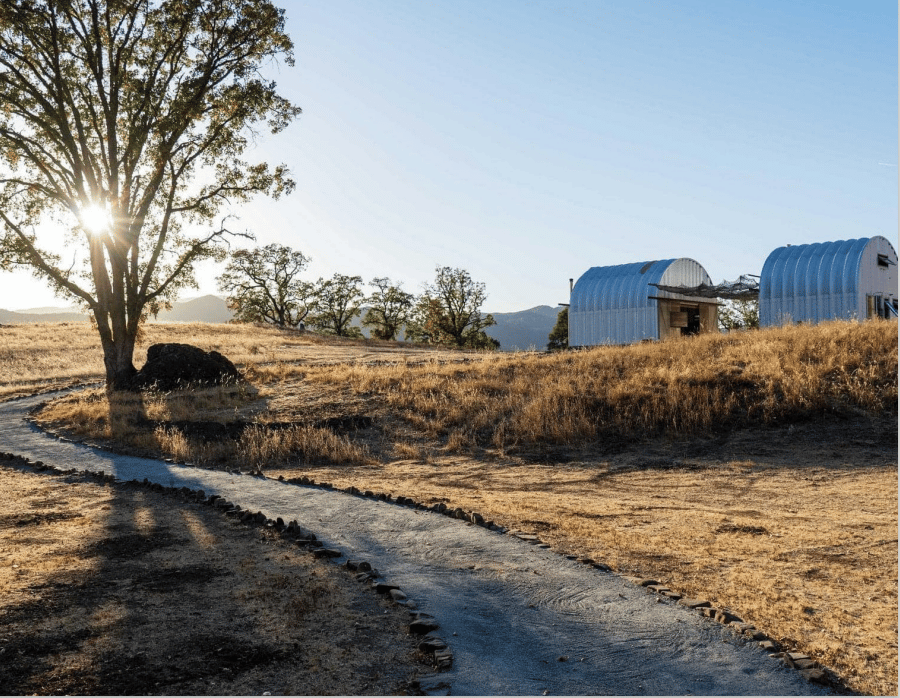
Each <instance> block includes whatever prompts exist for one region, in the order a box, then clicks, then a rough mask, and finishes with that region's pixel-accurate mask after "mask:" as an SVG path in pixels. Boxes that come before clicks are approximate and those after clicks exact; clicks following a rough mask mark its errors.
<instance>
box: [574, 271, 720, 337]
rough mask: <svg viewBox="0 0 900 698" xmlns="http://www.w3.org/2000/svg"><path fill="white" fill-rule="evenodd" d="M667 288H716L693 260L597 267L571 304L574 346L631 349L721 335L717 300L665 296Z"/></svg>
mask: <svg viewBox="0 0 900 698" xmlns="http://www.w3.org/2000/svg"><path fill="white" fill-rule="evenodd" d="M653 284H660V285H664V286H687V287H692V286H700V285H701V284H707V285H711V284H712V280H711V279H710V277H709V274H707V273H706V270H705V269H704V268H703V267H702V266H700V264H699V263H698V262H696V261H694V260H693V259H688V258H687V257H682V258H680V259H666V260H661V261H653V262H636V263H633V264H619V265H616V266H609V267H592V268H591V269H588V270H587V271H586V272H585V273H584V274H582V276H581V278H579V279H578V281H577V283H576V284H575V286H574V287H573V288H572V292H571V294H570V298H569V346H570V347H587V346H595V345H598V344H630V343H632V342H638V341H641V340H645V339H665V338H666V337H671V336H678V335H689V334H699V333H701V332H716V331H718V328H717V321H718V318H717V309H718V306H717V304H716V302H715V300H714V299H710V298H701V297H692V296H683V295H679V294H676V293H672V292H668V291H661V290H659V289H658V288H657V287H656V286H655V285H653Z"/></svg>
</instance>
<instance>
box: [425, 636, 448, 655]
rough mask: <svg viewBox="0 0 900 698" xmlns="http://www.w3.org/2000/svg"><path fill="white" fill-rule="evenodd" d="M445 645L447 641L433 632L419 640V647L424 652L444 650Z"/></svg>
mask: <svg viewBox="0 0 900 698" xmlns="http://www.w3.org/2000/svg"><path fill="white" fill-rule="evenodd" d="M445 647H447V643H446V642H444V641H443V640H442V639H441V638H439V637H438V636H437V635H434V634H432V633H428V634H427V635H426V636H425V637H423V638H422V641H421V642H419V649H420V650H422V651H423V652H436V651H437V650H442V649H444V648H445Z"/></svg>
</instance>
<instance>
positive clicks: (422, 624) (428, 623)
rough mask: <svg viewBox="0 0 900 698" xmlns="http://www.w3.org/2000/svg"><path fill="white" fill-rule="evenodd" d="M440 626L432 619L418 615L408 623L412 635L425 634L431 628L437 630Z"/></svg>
mask: <svg viewBox="0 0 900 698" xmlns="http://www.w3.org/2000/svg"><path fill="white" fill-rule="evenodd" d="M439 627H440V626H439V625H438V623H437V621H435V620H434V619H429V618H425V617H419V618H417V619H416V620H414V621H413V622H412V623H410V624H409V632H411V633H412V634H413V635H425V634H426V633H430V632H431V631H432V630H437V629H438V628H439Z"/></svg>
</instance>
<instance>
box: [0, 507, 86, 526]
mask: <svg viewBox="0 0 900 698" xmlns="http://www.w3.org/2000/svg"><path fill="white" fill-rule="evenodd" d="M80 516H81V514H77V513H75V512H56V511H50V512H27V513H25V514H2V515H0V528H13V527H16V528H21V527H23V526H41V525H46V524H51V523H56V522H58V521H70V520H71V519H77V518H79V517H80Z"/></svg>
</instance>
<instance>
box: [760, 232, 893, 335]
mask: <svg viewBox="0 0 900 698" xmlns="http://www.w3.org/2000/svg"><path fill="white" fill-rule="evenodd" d="M896 315H897V252H896V251H895V250H894V247H893V245H891V243H890V242H888V240H887V239H886V238H883V237H881V236H880V235H876V236H875V237H871V238H859V239H858V240H838V241H836V242H817V243H814V244H811V245H788V246H786V247H779V248H778V249H777V250H774V251H773V252H772V253H771V254H770V255H769V257H768V259H766V263H765V264H764V265H763V269H762V274H761V275H760V279H759V323H760V325H762V326H763V327H771V326H773V325H783V324H788V323H792V322H810V323H818V322H822V321H824V320H837V319H844V320H852V319H854V318H855V319H859V320H864V319H866V318H871V317H896Z"/></svg>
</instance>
